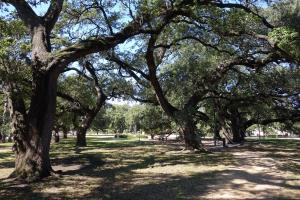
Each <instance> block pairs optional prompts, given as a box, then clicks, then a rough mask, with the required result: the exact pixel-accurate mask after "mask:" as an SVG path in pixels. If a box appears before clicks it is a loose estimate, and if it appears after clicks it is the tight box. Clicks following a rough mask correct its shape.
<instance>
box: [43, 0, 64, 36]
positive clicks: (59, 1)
mask: <svg viewBox="0 0 300 200" xmlns="http://www.w3.org/2000/svg"><path fill="white" fill-rule="evenodd" d="M63 3H64V0H51V3H50V6H49V8H48V10H47V12H46V14H45V15H44V17H43V18H44V21H45V24H46V27H47V31H48V33H50V32H51V30H52V29H53V27H54V25H55V23H56V22H57V20H58V17H59V14H60V12H61V10H62V7H63Z"/></svg>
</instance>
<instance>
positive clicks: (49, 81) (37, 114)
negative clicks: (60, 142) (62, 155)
mask: <svg viewBox="0 0 300 200" xmlns="http://www.w3.org/2000/svg"><path fill="white" fill-rule="evenodd" d="M35 75H37V76H35V77H34V78H33V91H32V97H31V104H30V109H29V112H28V115H27V114H26V111H25V104H24V101H23V100H22V99H20V95H18V94H16V93H14V92H12V91H11V95H10V105H11V107H10V108H11V115H12V125H13V135H14V141H15V144H14V150H15V154H16V161H15V171H14V172H13V174H12V175H14V176H17V177H21V178H25V179H27V180H30V181H31V180H36V179H40V178H42V177H46V176H49V175H50V174H51V172H52V168H51V164H50V157H49V151H50V142H51V130H52V127H53V121H54V115H55V105H56V84H57V76H58V75H57V73H50V72H48V73H44V74H41V73H39V74H35ZM16 95H18V96H16Z"/></svg>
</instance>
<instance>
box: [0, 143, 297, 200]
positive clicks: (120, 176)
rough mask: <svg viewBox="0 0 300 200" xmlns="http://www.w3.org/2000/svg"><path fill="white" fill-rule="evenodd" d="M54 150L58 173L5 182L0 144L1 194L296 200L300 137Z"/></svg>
mask: <svg viewBox="0 0 300 200" xmlns="http://www.w3.org/2000/svg"><path fill="white" fill-rule="evenodd" d="M88 142H89V145H88V147H85V148H74V147H73V145H74V143H73V140H72V139H68V140H65V141H62V143H60V144H55V145H53V147H52V153H51V157H52V158H53V159H52V163H53V166H54V168H55V169H56V170H62V171H63V175H62V176H58V177H49V178H47V179H44V180H43V181H41V182H37V183H31V184H24V183H20V182H18V181H15V180H11V179H8V178H7V176H8V175H9V173H10V172H11V171H12V170H13V155H12V152H10V150H9V145H6V146H3V145H2V146H1V145H0V199H130V200H131V199H132V200H134V199H141V200H144V199H153V200H154V199H155V200H157V199H218V200H219V199H249V200H250V199H251V200H252V199H300V156H299V155H300V154H299V153H300V149H299V147H300V141H299V140H280V141H279V140H265V141H262V142H261V143H259V142H255V141H252V142H248V143H245V144H244V145H243V146H236V147H230V148H225V149H224V148H219V149H217V150H214V151H213V152H211V153H198V152H190V151H182V150H181V149H182V146H180V144H160V143H155V142H142V143H139V142H138V141H127V140H118V141H114V140H107V141H105V140H103V139H101V141H99V138H89V141H88Z"/></svg>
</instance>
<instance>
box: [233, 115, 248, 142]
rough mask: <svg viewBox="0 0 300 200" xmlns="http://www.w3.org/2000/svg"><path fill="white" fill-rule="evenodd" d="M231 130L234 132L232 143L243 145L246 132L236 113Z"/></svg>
mask: <svg viewBox="0 0 300 200" xmlns="http://www.w3.org/2000/svg"><path fill="white" fill-rule="evenodd" d="M230 122H231V123H230V128H231V132H232V141H233V142H235V143H241V142H243V141H244V137H245V132H244V129H243V128H242V123H241V120H240V117H239V115H238V113H234V114H233V115H232V116H231V119H230Z"/></svg>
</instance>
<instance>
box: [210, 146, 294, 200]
mask: <svg viewBox="0 0 300 200" xmlns="http://www.w3.org/2000/svg"><path fill="white" fill-rule="evenodd" d="M248 148H249V147H247V148H245V147H242V148H240V149H239V148H237V149H234V150H232V152H231V154H232V155H233V157H234V160H235V163H234V165H232V166H229V167H228V168H227V169H226V170H225V171H223V172H222V173H220V174H219V175H218V181H217V184H215V185H214V186H213V187H212V188H211V190H210V191H209V192H208V193H207V194H206V195H205V197H204V199H300V174H299V173H297V172H296V173H295V172H294V171H293V170H292V169H289V166H298V167H299V166H300V158H299V152H295V151H289V150H288V149H286V150H281V151H275V152H272V151H274V150H277V149H272V150H270V151H269V150H267V148H266V146H264V145H260V144H258V149H253V150H249V149H248ZM296 170H297V169H296ZM298 170H299V168H298Z"/></svg>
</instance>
